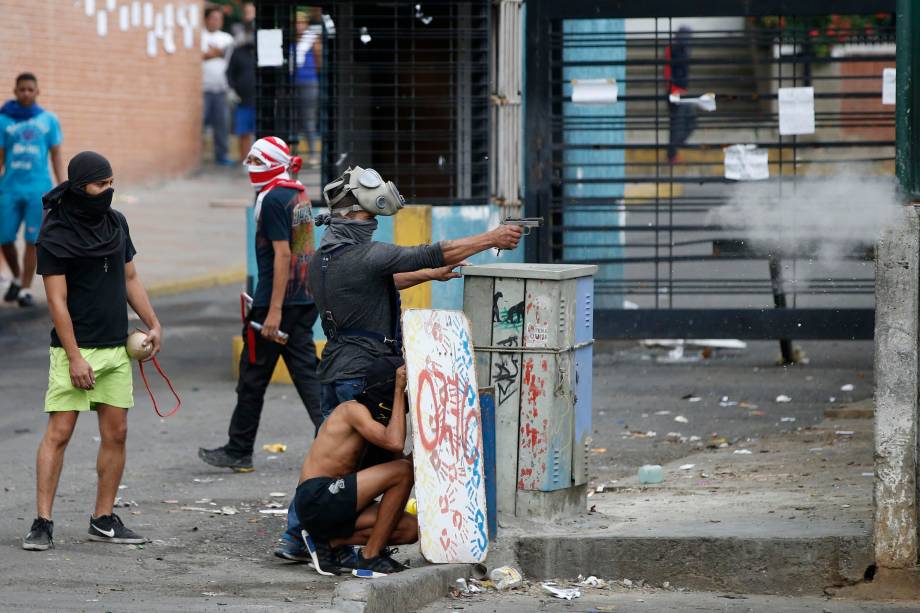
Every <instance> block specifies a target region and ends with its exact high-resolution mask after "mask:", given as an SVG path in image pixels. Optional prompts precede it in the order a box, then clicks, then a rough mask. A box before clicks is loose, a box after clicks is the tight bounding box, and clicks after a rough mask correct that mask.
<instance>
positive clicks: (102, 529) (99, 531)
mask: <svg viewBox="0 0 920 613" xmlns="http://www.w3.org/2000/svg"><path fill="white" fill-rule="evenodd" d="M89 540H91V541H100V542H103V543H121V544H124V545H140V544H141V543H146V542H147V539H145V538H144V537H142V536H141V535H140V534H138V533H136V532H134V531H133V530H131V529H130V528H125V525H124V524H123V523H122V521H121V518H120V517H119V516H117V515H115V514H114V513H112V514H111V515H103V516H102V517H92V516H91V517H90V518H89Z"/></svg>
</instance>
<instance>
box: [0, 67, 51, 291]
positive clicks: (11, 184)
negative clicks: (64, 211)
mask: <svg viewBox="0 0 920 613" xmlns="http://www.w3.org/2000/svg"><path fill="white" fill-rule="evenodd" d="M13 95H14V96H15V97H16V98H15V100H8V101H7V102H6V103H5V104H4V105H3V106H2V107H0V173H2V174H0V246H2V249H3V255H4V257H5V258H6V263H7V265H8V266H9V267H10V272H12V273H13V281H12V282H11V283H10V286H9V288H8V289H7V291H6V294H5V295H4V296H3V300H4V301H5V302H17V301H18V302H19V306H21V307H31V306H34V305H35V302H34V300H33V298H32V292H31V287H32V279H33V278H34V277H35V266H36V262H37V260H36V256H35V240H36V239H37V238H38V230H39V227H40V226H41V225H42V196H43V195H44V194H45V192H47V191H49V190H50V189H51V187H52V183H51V177H50V176H49V174H48V156H49V154H50V156H51V163H52V165H53V167H54V178H55V179H56V181H57V182H58V183H60V182H62V181H63V180H64V179H65V178H66V177H65V175H64V162H63V160H62V158H61V124H60V123H59V122H58V119H57V117H55V115H54V114H53V113H50V112H48V111H46V110H45V109H43V108H42V107H40V106H38V104H37V103H36V101H35V100H36V98H37V97H38V79H36V78H35V75H34V74H32V73H30V72H24V73H22V74H20V75H19V76H18V77H16V87H15V88H14V89H13ZM23 223H24V224H25V233H24V236H23V238H24V239H25V243H26V249H25V254H24V255H23V261H22V266H20V265H19V254H18V253H17V250H16V235H17V234H18V233H19V228H20V226H22V225H23Z"/></svg>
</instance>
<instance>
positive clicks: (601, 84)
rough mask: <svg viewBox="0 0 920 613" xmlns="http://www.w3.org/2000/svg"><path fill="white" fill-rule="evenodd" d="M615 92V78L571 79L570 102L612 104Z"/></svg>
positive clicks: (615, 97)
mask: <svg viewBox="0 0 920 613" xmlns="http://www.w3.org/2000/svg"><path fill="white" fill-rule="evenodd" d="M617 94H618V91H617V81H616V79H578V80H572V102H574V103H575V104H614V103H615V102H616V101H617Z"/></svg>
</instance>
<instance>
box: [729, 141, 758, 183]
mask: <svg viewBox="0 0 920 613" xmlns="http://www.w3.org/2000/svg"><path fill="white" fill-rule="evenodd" d="M722 151H723V152H724V153H725V178H726V179H731V180H732V181H762V180H763V179H769V178H770V164H769V159H768V157H767V150H766V149H759V148H758V147H757V145H732V146H731V147H725V148H724V149H722Z"/></svg>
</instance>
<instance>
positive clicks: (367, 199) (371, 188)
mask: <svg viewBox="0 0 920 613" xmlns="http://www.w3.org/2000/svg"><path fill="white" fill-rule="evenodd" d="M349 194H351V196H352V197H353V198H354V201H356V202H357V204H353V203H352V202H353V201H351V200H346V197H347V196H348V195H349ZM323 200H324V201H325V202H326V205H327V206H328V207H329V212H330V213H331V214H333V215H341V216H345V215H347V214H348V213H351V212H353V211H367V212H368V213H371V214H373V215H386V216H389V215H395V214H396V212H397V211H398V210H399V209H401V208H403V206H404V205H405V203H406V201H405V199H404V198H403V197H402V195H401V194H400V193H399V190H398V189H396V185H394V183H393V182H392V181H384V180H383V178H381V176H380V173H378V172H377V171H376V170H374V169H373V168H366V169H365V168H361V167H360V166H354V167H352V168H349V169H348V170H346V171H345V172H344V173H343V174H342V176H341V177H339V178H338V179H336V180H335V181H332V182H331V183H329V184H327V185H326V187H324V188H323Z"/></svg>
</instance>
